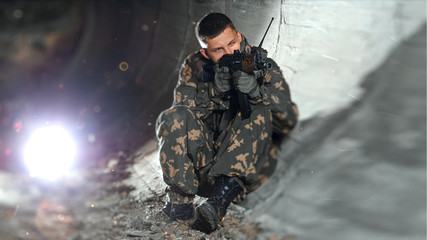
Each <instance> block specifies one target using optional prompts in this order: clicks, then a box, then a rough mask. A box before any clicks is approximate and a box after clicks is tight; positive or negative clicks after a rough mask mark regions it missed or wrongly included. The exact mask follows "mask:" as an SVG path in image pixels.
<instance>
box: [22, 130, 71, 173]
mask: <svg viewBox="0 0 427 240" xmlns="http://www.w3.org/2000/svg"><path fill="white" fill-rule="evenodd" d="M75 156H76V146H75V144H74V142H73V140H72V138H71V136H70V135H69V134H68V132H67V131H65V130H64V129H62V128H60V127H57V126H55V127H43V128H40V129H38V130H36V131H35V132H34V133H33V134H31V136H30V139H29V140H28V142H27V144H26V146H25V149H24V161H25V163H26V165H27V167H28V170H29V172H30V174H31V176H32V177H41V178H44V179H48V180H55V179H57V178H59V177H61V176H62V175H63V174H65V173H66V172H67V170H68V169H69V168H70V167H71V166H72V164H73V161H74V158H75Z"/></svg>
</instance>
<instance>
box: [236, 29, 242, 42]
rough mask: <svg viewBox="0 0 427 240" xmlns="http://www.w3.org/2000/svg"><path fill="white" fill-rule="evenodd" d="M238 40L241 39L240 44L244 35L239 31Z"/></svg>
mask: <svg viewBox="0 0 427 240" xmlns="http://www.w3.org/2000/svg"><path fill="white" fill-rule="evenodd" d="M237 38H238V39H239V42H241V41H242V34H241V33H240V31H237Z"/></svg>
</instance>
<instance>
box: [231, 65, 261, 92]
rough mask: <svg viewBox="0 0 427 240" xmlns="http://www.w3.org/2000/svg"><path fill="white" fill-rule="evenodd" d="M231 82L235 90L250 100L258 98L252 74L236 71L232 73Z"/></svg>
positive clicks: (257, 88) (257, 89) (256, 85)
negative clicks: (244, 94) (247, 96)
mask: <svg viewBox="0 0 427 240" xmlns="http://www.w3.org/2000/svg"><path fill="white" fill-rule="evenodd" d="M233 80H234V84H235V85H236V88H237V89H238V90H239V91H240V92H242V93H246V94H248V95H249V97H250V98H260V97H261V94H260V93H259V87H258V83H257V81H256V79H255V75H254V74H250V73H245V72H243V71H236V72H234V73H233Z"/></svg>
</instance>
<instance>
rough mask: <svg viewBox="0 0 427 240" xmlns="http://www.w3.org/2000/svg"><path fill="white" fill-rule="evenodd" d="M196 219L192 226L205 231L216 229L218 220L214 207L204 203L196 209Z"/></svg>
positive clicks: (209, 231)
mask: <svg viewBox="0 0 427 240" xmlns="http://www.w3.org/2000/svg"><path fill="white" fill-rule="evenodd" d="M196 212H197V219H196V221H195V222H194V224H193V226H192V227H193V228H194V229H196V230H199V231H202V232H205V233H208V234H209V233H211V232H213V231H215V230H216V229H217V226H218V223H219V220H217V219H218V215H217V213H216V210H215V208H214V207H213V206H212V205H211V204H209V203H207V202H206V203H204V204H202V205H201V206H200V207H198V208H197V209H196Z"/></svg>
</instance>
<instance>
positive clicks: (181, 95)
mask: <svg viewBox="0 0 427 240" xmlns="http://www.w3.org/2000/svg"><path fill="white" fill-rule="evenodd" d="M242 38H243V39H242V42H241V43H240V51H243V50H244V51H246V52H250V51H251V46H250V45H249V44H248V42H247V40H246V38H245V37H244V36H243V35H242ZM268 61H269V62H271V63H272V65H273V67H272V68H270V69H266V70H265V71H264V72H263V75H262V76H261V77H260V78H258V79H257V80H258V85H259V87H260V93H261V98H259V99H251V100H250V102H251V104H264V105H265V106H266V107H268V108H269V109H270V110H271V112H272V115H273V126H274V127H273V132H274V133H276V134H279V135H284V134H287V133H288V132H289V131H290V130H291V129H292V128H293V127H294V126H295V124H296V121H297V119H298V110H297V107H296V105H295V104H294V103H293V102H292V101H291V96H290V92H289V87H288V84H287V83H286V81H285V78H284V77H283V75H282V71H281V70H280V68H279V67H278V66H277V64H276V63H275V62H274V61H273V60H272V59H270V58H268ZM207 63H210V64H212V62H211V60H208V59H206V58H204V57H203V56H202V54H201V53H200V51H198V52H195V53H193V54H190V55H189V56H188V57H187V58H186V59H185V61H184V63H183V64H182V66H181V69H180V73H179V80H178V84H177V86H176V88H175V90H174V101H173V106H176V105H185V106H187V107H189V108H190V109H191V110H193V112H194V113H195V114H196V115H197V117H199V119H201V120H202V121H205V122H206V121H208V120H209V118H212V117H214V118H216V116H213V115H218V114H221V113H222V112H224V111H225V110H228V109H229V107H230V101H229V100H227V99H225V98H223V97H221V96H217V95H216V94H215V91H214V87H213V84H214V83H213V81H210V82H204V81H201V79H202V75H203V69H202V67H203V65H205V64H207ZM215 127H217V126H215Z"/></svg>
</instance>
